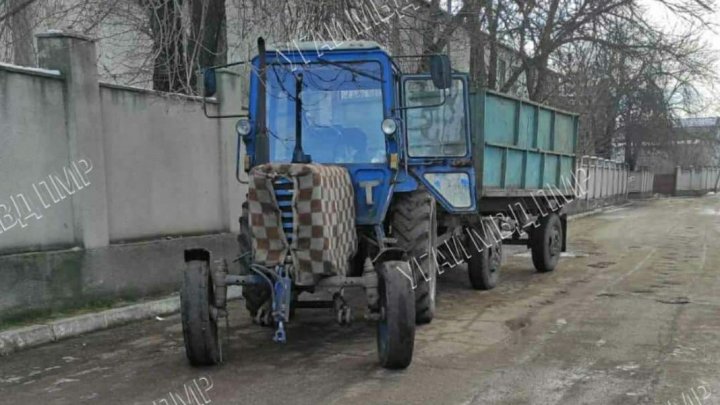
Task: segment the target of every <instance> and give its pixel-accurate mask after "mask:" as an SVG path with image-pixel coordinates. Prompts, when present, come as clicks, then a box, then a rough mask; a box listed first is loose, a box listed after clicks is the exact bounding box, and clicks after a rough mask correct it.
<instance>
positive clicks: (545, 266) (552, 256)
mask: <svg viewBox="0 0 720 405" xmlns="http://www.w3.org/2000/svg"><path fill="white" fill-rule="evenodd" d="M530 237H531V238H532V242H531V244H530V248H531V250H532V261H533V265H534V266H535V269H536V270H537V271H538V272H539V273H548V272H551V271H553V270H555V267H556V266H557V264H558V261H559V260H560V253H561V252H562V241H563V229H562V222H561V221H560V217H559V216H558V215H557V214H555V213H551V214H549V215H546V216H544V217H542V218H540V226H539V227H537V228H535V229H533V230H532V235H531V236H530Z"/></svg>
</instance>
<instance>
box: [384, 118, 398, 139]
mask: <svg viewBox="0 0 720 405" xmlns="http://www.w3.org/2000/svg"><path fill="white" fill-rule="evenodd" d="M381 126H382V131H383V133H384V134H385V135H392V134H394V133H395V131H397V122H395V120H394V119H392V118H385V119H384V120H383V122H382V125H381Z"/></svg>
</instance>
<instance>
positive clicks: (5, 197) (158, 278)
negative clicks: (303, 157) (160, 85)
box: [0, 32, 245, 328]
mask: <svg viewBox="0 0 720 405" xmlns="http://www.w3.org/2000/svg"><path fill="white" fill-rule="evenodd" d="M38 60H39V66H40V67H41V68H42V69H40V68H24V67H17V66H10V65H0V180H1V181H0V328H1V327H2V322H3V320H7V319H11V318H18V317H23V316H25V315H27V314H33V313H38V312H52V311H54V310H58V309H63V308H69V307H75V306H79V305H87V304H90V303H94V302H98V301H103V302H109V301H112V300H114V299H117V298H143V297H149V296H153V295H157V294H164V293H168V292H171V291H177V288H178V285H179V281H180V276H181V272H180V269H181V267H182V257H183V255H182V253H183V250H184V249H185V248H188V247H194V246H199V247H204V248H206V249H209V250H211V251H213V252H214V253H215V254H216V255H217V256H225V257H229V258H232V257H234V256H235V255H236V254H237V248H236V242H235V236H234V235H233V234H232V233H236V232H237V231H238V228H239V227H238V217H239V216H240V210H241V204H242V200H243V199H244V196H245V189H244V187H243V186H242V185H241V184H239V183H238V182H237V180H236V179H235V157H236V156H235V155H236V148H237V137H236V135H235V130H234V127H235V120H236V119H222V120H216V119H208V118H206V117H205V116H204V114H203V112H202V103H201V100H199V99H197V98H193V97H183V96H178V95H167V94H160V93H157V92H152V91H147V90H143V89H137V88H130V87H119V86H115V85H109V84H103V83H100V82H99V81H98V72H97V67H96V61H97V56H96V54H95V44H94V42H93V41H91V40H89V39H88V38H85V37H82V36H78V35H75V34H64V33H59V32H53V33H48V34H41V35H38ZM241 90H242V89H241V85H240V77H239V76H238V75H237V74H235V73H233V72H231V71H222V72H218V94H217V97H216V98H217V99H216V100H214V101H213V102H212V103H211V104H209V105H208V113H211V114H224V115H227V114H237V113H239V112H241V100H242V98H241V97H240V96H239V95H240V94H241ZM38 190H39V191H38ZM189 235H204V236H198V237H187V236H189ZM181 236H185V237H181ZM128 241H130V242H131V243H127V242H128Z"/></svg>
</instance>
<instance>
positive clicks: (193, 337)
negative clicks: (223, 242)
mask: <svg viewBox="0 0 720 405" xmlns="http://www.w3.org/2000/svg"><path fill="white" fill-rule="evenodd" d="M212 302H214V296H213V286H212V282H211V279H210V266H209V265H208V263H207V262H205V261H202V260H193V261H190V262H188V263H187V264H186V266H185V271H184V274H183V285H182V289H181V290H180V311H181V315H182V328H183V338H184V341H185V354H186V355H187V358H188V360H190V364H191V365H193V366H209V365H215V364H218V363H220V361H221V352H220V340H219V339H218V329H217V322H216V320H215V319H214V318H213V315H212V314H211V309H212V307H211V303H212Z"/></svg>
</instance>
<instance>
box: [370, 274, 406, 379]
mask: <svg viewBox="0 0 720 405" xmlns="http://www.w3.org/2000/svg"><path fill="white" fill-rule="evenodd" d="M376 271H377V274H378V280H379V285H378V292H379V294H380V320H379V321H378V324H377V346H378V357H379V359H380V365H382V366H383V367H384V368H388V369H404V368H407V366H409V365H410V362H412V355H413V347H414V345H415V295H414V294H413V289H412V273H411V269H410V265H409V264H408V263H407V262H403V261H387V262H384V263H380V264H378V265H377V267H376Z"/></svg>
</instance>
